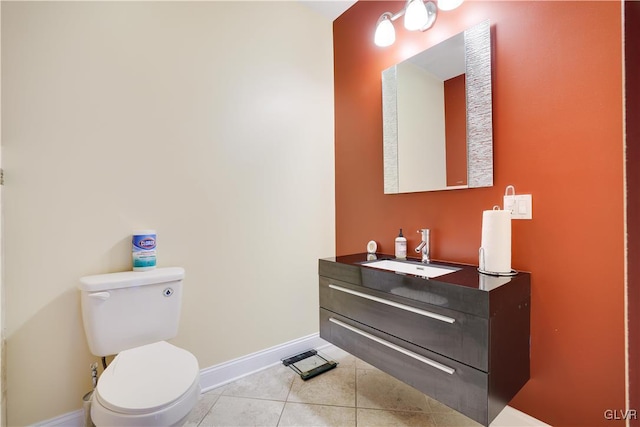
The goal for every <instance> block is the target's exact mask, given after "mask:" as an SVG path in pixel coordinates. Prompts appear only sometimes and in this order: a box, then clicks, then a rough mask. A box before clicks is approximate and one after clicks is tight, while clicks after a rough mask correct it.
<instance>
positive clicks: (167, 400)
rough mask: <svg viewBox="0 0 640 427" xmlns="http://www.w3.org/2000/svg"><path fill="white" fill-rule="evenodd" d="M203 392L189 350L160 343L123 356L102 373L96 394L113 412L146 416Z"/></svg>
mask: <svg viewBox="0 0 640 427" xmlns="http://www.w3.org/2000/svg"><path fill="white" fill-rule="evenodd" d="M194 387H197V388H198V393H199V368H198V361H197V359H196V358H195V356H194V355H193V354H191V353H189V352H188V351H186V350H184V349H181V348H179V347H176V346H174V345H171V344H169V343H168V342H166V341H160V342H156V343H153V344H148V345H145V346H141V347H136V348H133V349H130V350H125V351H123V352H121V353H119V354H118V355H117V356H116V357H115V359H114V360H113V362H111V363H110V364H109V366H108V367H107V369H106V370H105V371H104V372H103V373H102V375H101V376H100V379H99V381H98V385H97V387H96V391H95V398H96V399H97V400H98V402H99V403H100V405H101V406H103V407H104V408H105V409H108V410H110V411H113V412H116V413H120V414H127V415H133V416H135V415H142V414H148V413H152V412H156V411H159V410H161V409H162V408H165V407H168V406H171V405H172V404H173V403H174V402H176V401H178V400H180V399H181V398H182V397H183V396H184V395H185V394H192V392H193V389H194Z"/></svg>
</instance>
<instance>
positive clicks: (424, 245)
mask: <svg viewBox="0 0 640 427" xmlns="http://www.w3.org/2000/svg"><path fill="white" fill-rule="evenodd" d="M418 233H422V241H421V242H420V244H419V245H418V247H417V248H416V249H415V250H416V253H422V262H426V263H429V262H431V258H430V253H429V229H428V228H422V229H420V230H418Z"/></svg>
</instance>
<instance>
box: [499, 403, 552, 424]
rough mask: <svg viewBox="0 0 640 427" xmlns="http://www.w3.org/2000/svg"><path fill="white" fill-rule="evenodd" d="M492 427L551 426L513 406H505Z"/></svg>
mask: <svg viewBox="0 0 640 427" xmlns="http://www.w3.org/2000/svg"><path fill="white" fill-rule="evenodd" d="M490 427H551V426H550V425H549V424H546V423H543V422H542V421H540V420H539V419H537V418H533V417H532V416H531V415H528V414H525V413H524V412H521V411H518V410H517V409H515V408H512V407H511V406H505V407H504V409H503V410H502V411H501V412H500V413H499V414H498V416H497V417H496V418H495V419H494V420H493V422H492V423H491V424H490Z"/></svg>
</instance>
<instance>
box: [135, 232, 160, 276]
mask: <svg viewBox="0 0 640 427" xmlns="http://www.w3.org/2000/svg"><path fill="white" fill-rule="evenodd" d="M131 256H132V258H133V271H145V270H151V269H154V268H156V230H137V231H134V232H133V238H132V239H131Z"/></svg>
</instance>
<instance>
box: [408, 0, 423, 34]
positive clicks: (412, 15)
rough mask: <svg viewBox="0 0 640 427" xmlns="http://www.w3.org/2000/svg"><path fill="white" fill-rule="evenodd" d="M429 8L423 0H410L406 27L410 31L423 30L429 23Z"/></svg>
mask: <svg viewBox="0 0 640 427" xmlns="http://www.w3.org/2000/svg"><path fill="white" fill-rule="evenodd" d="M427 18H428V16H427V8H426V7H425V5H424V2H423V1H422V0H409V4H408V5H407V10H406V11H405V12H404V27H405V28H406V29H407V30H409V31H415V30H419V29H420V28H422V27H423V26H424V25H425V24H426V22H427Z"/></svg>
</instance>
